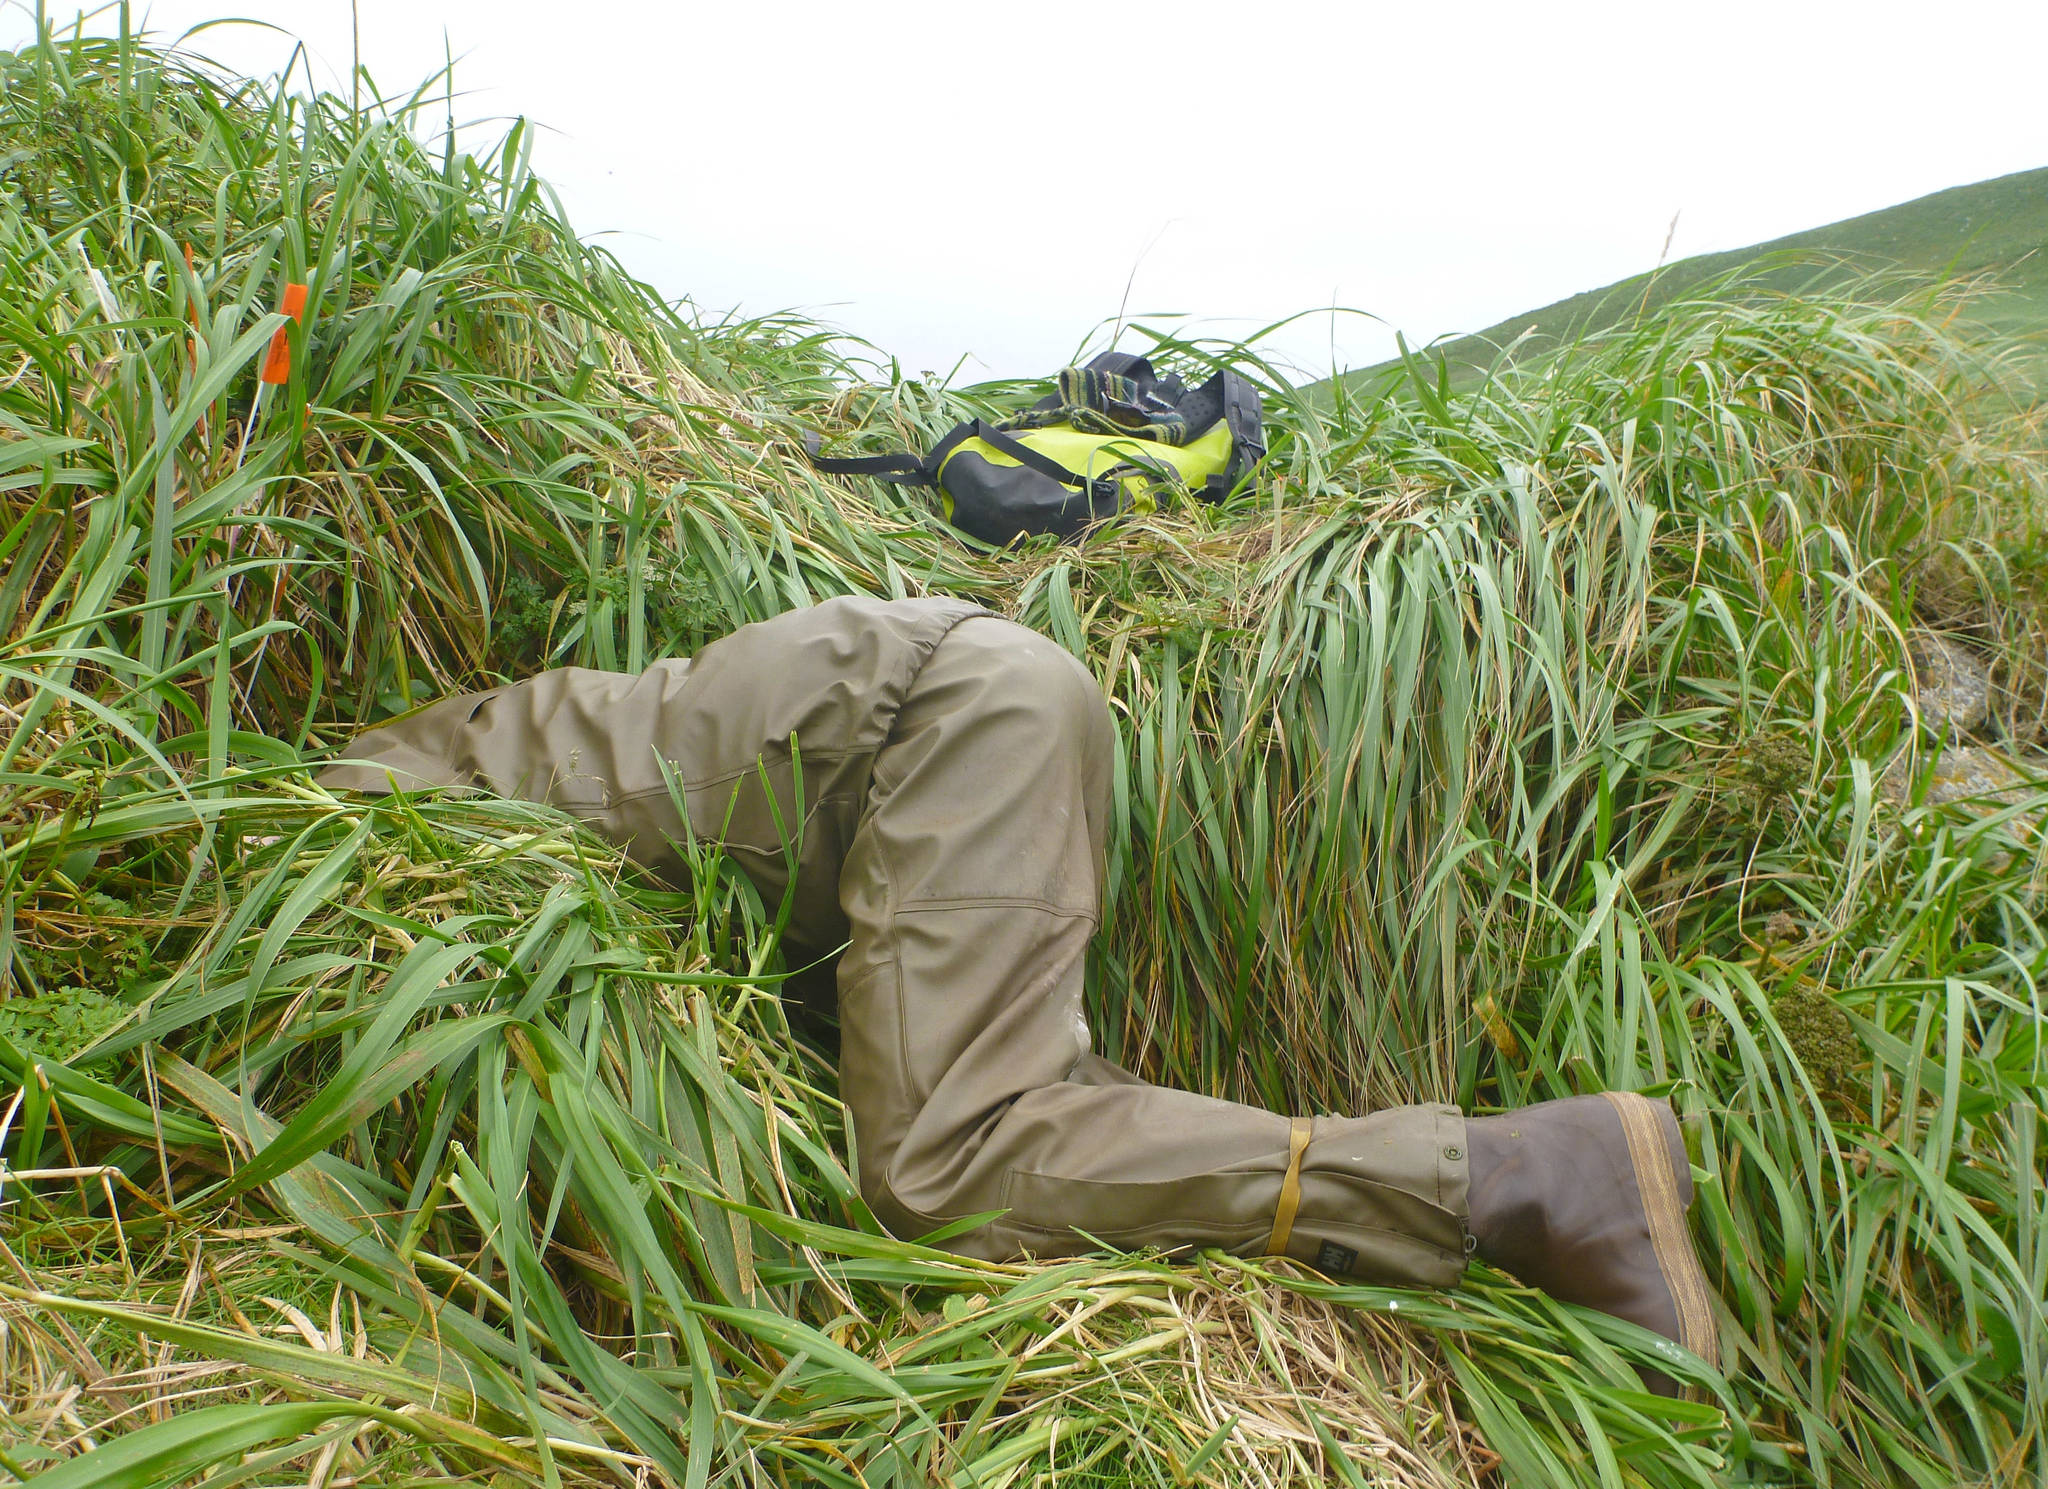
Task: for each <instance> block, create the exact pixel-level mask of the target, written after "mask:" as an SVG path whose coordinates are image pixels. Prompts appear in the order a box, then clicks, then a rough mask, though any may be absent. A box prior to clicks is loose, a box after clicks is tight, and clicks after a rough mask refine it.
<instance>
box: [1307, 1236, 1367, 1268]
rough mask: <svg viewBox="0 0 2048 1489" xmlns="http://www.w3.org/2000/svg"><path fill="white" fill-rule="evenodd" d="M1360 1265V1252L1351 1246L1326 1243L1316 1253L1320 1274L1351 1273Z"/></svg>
mask: <svg viewBox="0 0 2048 1489" xmlns="http://www.w3.org/2000/svg"><path fill="white" fill-rule="evenodd" d="M1357 1263H1358V1252H1357V1251H1356V1250H1355V1249H1354V1248H1352V1247H1350V1246H1339V1245H1338V1244H1337V1243H1336V1242H1335V1241H1325V1242H1323V1244H1322V1246H1321V1247H1320V1248H1318V1250H1317V1251H1316V1270H1317V1271H1318V1272H1349V1271H1350V1270H1351V1269H1352V1268H1353V1267H1354V1266H1356V1265H1357Z"/></svg>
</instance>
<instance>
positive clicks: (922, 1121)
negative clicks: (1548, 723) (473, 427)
mask: <svg viewBox="0 0 2048 1489" xmlns="http://www.w3.org/2000/svg"><path fill="white" fill-rule="evenodd" d="M974 614H975V611H974V608H973V607H971V606H965V605H960V604H957V603H953V602H947V601H931V600H927V601H905V602H895V603H883V602H877V601H867V600H846V601H832V602H827V603H826V604H823V605H819V606H816V607H813V608H811V609H808V610H804V611H798V612H793V613H792V614H790V615H786V616H783V617H780V618H779V619H777V620H774V621H770V622H766V623H763V624H760V625H755V626H748V627H744V628H742V629H741V630H740V631H739V632H736V633H735V634H734V635H733V636H731V637H728V638H727V639H726V640H724V641H722V642H719V643H717V644H716V645H714V646H712V647H710V648H708V649H707V650H706V651H705V652H703V653H702V654H700V656H699V657H698V658H697V659H695V661H694V662H692V663H687V664H684V663H673V664H661V665H658V666H657V667H655V668H652V669H649V671H648V672H646V673H644V674H641V675H640V676H638V677H626V676H620V675H617V674H610V673H598V672H587V671H579V670H576V669H565V670H563V671H559V672H553V673H547V674H543V675H542V676H540V677H536V678H533V679H531V680H529V681H527V682H524V683H519V684H515V685H512V686H510V687H506V688H499V689H493V690H491V691H490V692H488V693H480V694H470V695H466V696H464V697H461V698H452V699H447V700H444V701H443V702H441V703H438V704H435V705H433V706H432V707H430V708H428V709H426V710H424V711H422V712H421V713H419V714H416V715H414V716H412V717H411V718H408V719H405V720H402V721H400V722H399V723H397V724H395V725H391V726H386V727H385V728H382V729H379V730H375V731H372V732H371V733H369V734H367V735H365V736H363V737H362V738H361V739H359V740H357V741H356V742H355V743H354V744H353V745H351V746H350V748H349V749H348V750H347V751H345V752H344V753H345V755H346V756H347V757H348V758H350V759H352V760H356V761H360V762H362V763H360V764H356V765H343V766H338V767H335V768H332V769H330V770H329V771H328V772H327V773H326V774H324V775H323V777H322V780H323V781H324V782H325V783H326V784H328V785H330V786H333V787H337V788H351V787H352V788H357V789H364V790H382V789H387V788H388V785H389V783H390V782H391V781H392V780H394V779H395V780H396V781H397V783H398V784H400V785H403V786H408V787H419V786H481V787H484V788H486V789H490V790H493V791H497V792H500V793H503V794H508V795H514V796H524V797H526V798H528V799H532V800H541V801H552V802H555V803H556V804H558V805H561V806H563V807H565V808H566V809H568V810H569V811H571V812H574V813H575V814H576V815H578V816H580V817H582V818H584V820H586V821H588V822H590V823H591V825H592V826H594V827H596V828H597V829H598V830H600V831H602V832H604V833H605V834H607V835H608V836H610V837H611V838H612V839H613V840H614V841H617V842H619V843H621V844H622V845H624V846H625V847H626V848H627V850H628V852H629V853H631V854H632V855H633V856H634V857H635V858H636V859H637V860H638V861H640V862H641V863H643V864H645V865H646V866H648V867H649V868H651V869H653V870H654V871H656V872H657V873H664V874H668V875H673V874H675V873H676V872H677V870H678V867H679V865H678V864H677V863H676V861H675V859H674V856H673V854H672V852H671V851H670V849H669V847H668V844H669V841H670V840H671V839H674V838H677V837H680V836H681V834H682V830H683V829H682V823H681V822H680V821H679V820H678V819H677V818H676V816H675V813H674V810H673V806H672V804H671V802H670V798H669V794H668V785H667V782H666V780H665V779H664V773H663V770H662V765H661V762H663V761H666V762H668V763H669V765H670V767H671V769H672V772H673V774H674V776H675V778H676V779H677V781H678V782H679V784H680V785H681V786H682V787H683V789H684V795H685V799H686V801H687V804H688V807H689V811H690V816H691V818H692V821H693V825H694V828H695V831H696V832H697V833H698V834H699V835H700V836H705V837H716V838H720V839H722V840H723V842H724V843H725V846H726V850H727V852H728V853H729V854H730V855H731V856H732V858H733V859H734V861H735V862H737V863H739V864H740V865H741V866H742V868H743V869H744V870H745V871H746V872H747V873H748V874H749V876H750V877H752V878H753V879H754V880H755V882H756V883H757V884H758V885H759V886H760V887H761V889H762V891H763V893H764V895H765V896H766V897H768V898H769V899H771V900H773V899H775V898H776V897H778V896H779V895H780V893H781V892H782V888H783V886H784V883H785V881H786V877H787V870H786V865H785V860H784V855H783V850H782V835H783V833H784V831H785V830H787V829H789V828H790V827H792V826H795V825H801V827H802V829H803V833H804V837H803V843H802V852H801V856H800V861H799V863H798V866H797V883H796V886H795V898H796V908H797V920H796V923H795V927H794V929H795V931H796V932H797V934H798V936H799V938H800V939H802V940H803V941H805V943H806V944H807V945H809V946H810V947H811V948H813V949H814V950H816V951H817V952H820V953H822V952H825V951H829V950H830V949H831V947H832V946H833V945H834V944H836V943H837V942H838V941H839V940H840V939H841V938H842V937H844V936H845V935H847V934H848V929H849V927H850V933H851V938H852V946H851V949H850V950H849V952H848V954H847V956H846V957H845V959H844V960H843V963H842V967H841V976H840V990H841V997H840V1004H841V1012H842V1017H843V1020H844V1025H845V1045H846V1051H845V1058H844V1061H843V1067H842V1069H843V1076H842V1085H843V1088H844V1091H845V1095H846V1099H847V1101H848V1104H849V1107H850V1108H851V1110H852V1112H853V1117H854V1128H855V1132H856V1136H857V1140H858V1143H859V1159H860V1167H861V1172H862V1175H863V1189H864V1192H865V1193H866V1194H867V1195H868V1197H869V1199H870V1202H871V1204H872V1205H873V1207H874V1208H875V1210H876V1212H877V1214H878V1215H879V1216H880V1217H881V1218H882V1220H883V1221H884V1223H885V1224H887V1225H888V1226H889V1227H890V1228H891V1229H892V1230H894V1231H896V1232H897V1233H898V1234H900V1235H905V1236H911V1237H914V1236H916V1235H919V1234H923V1233H925V1232H927V1231H929V1230H931V1229H934V1228H936V1227H937V1226H939V1225H940V1224H943V1223H946V1222H948V1221H951V1220H954V1219H957V1218H961V1217H963V1216H967V1215H972V1214H975V1213H978V1212H980V1211H983V1210H993V1209H1005V1208H1006V1209H1007V1210H1008V1212H1009V1213H1008V1214H1007V1215H1005V1216H1004V1217H1002V1218H1001V1219H999V1220H997V1221H995V1222H994V1223H993V1224H990V1225H985V1226H982V1227H979V1228H977V1229H975V1230H971V1231H969V1232H967V1233H965V1234H964V1235H961V1236H959V1237H956V1238H953V1239H951V1240H949V1241H948V1242H947V1243H946V1244H947V1245H949V1246H951V1247H954V1248H955V1249H958V1250H961V1251H964V1252H968V1253H970V1254H974V1255H980V1256H990V1257H1008V1256H1011V1255H1015V1254H1017V1253H1018V1252H1020V1251H1028V1252H1031V1253H1034V1254H1037V1255H1041V1256H1045V1255H1054V1254H1068V1253H1071V1252H1075V1251H1080V1250H1083V1249H1087V1248H1088V1247H1090V1245H1091V1244H1092V1243H1091V1241H1090V1240H1089V1239H1088V1237H1089V1236H1094V1237H1099V1238H1100V1239H1101V1240H1103V1241H1105V1242H1108V1243H1111V1244H1114V1245H1118V1246H1125V1247H1135V1246H1139V1245H1160V1246H1182V1245H1217V1246H1222V1247H1226V1248H1229V1249H1232V1250H1235V1251H1238V1252H1241V1253H1260V1252H1267V1251H1276V1250H1277V1251H1284V1252H1285V1253H1286V1254H1288V1255H1291V1256H1295V1257H1298V1258H1300V1259H1302V1260H1306V1261H1309V1262H1311V1263H1314V1264H1315V1265H1317V1266H1318V1267H1320V1268H1321V1269H1322V1270H1324V1271H1327V1272H1333V1273H1350V1274H1352V1275H1356V1276H1362V1277H1367V1278H1371V1279H1374V1280H1378V1281H1385V1282H1397V1283H1411V1284H1419V1285H1427V1286H1448V1285H1451V1284H1453V1283H1455V1282H1456V1281H1457V1279H1458V1277H1459V1276H1460V1275H1461V1273H1462V1267H1463V1253H1464V1247H1465V1237H1466V1234H1467V1222H1468V1206H1467V1191H1468V1187H1469V1192H1470V1201H1471V1203H1470V1206H1469V1230H1470V1233H1471V1234H1472V1235H1473V1236H1475V1237H1476V1238H1477V1241H1478V1245H1479V1249H1480V1254H1481V1255H1483V1256H1485V1257H1487V1258H1488V1259H1489V1260H1492V1261H1495V1262H1497V1263H1498V1264H1500V1265H1502V1266H1505V1267H1507V1268H1509V1269H1510V1270H1512V1271H1515V1272H1516V1273H1517V1274H1518V1275H1520V1276H1522V1277H1523V1279H1524V1280H1525V1281H1529V1282H1531V1283H1534V1284H1536V1285H1538V1286H1543V1287H1546V1288H1548V1289H1549V1290H1551V1291H1552V1292H1554V1293H1555V1294H1556V1295H1558V1296H1560V1297H1563V1298H1566V1299H1568V1300H1571V1301H1578V1302H1584V1303H1587V1304H1589V1305H1591V1306H1594V1307H1600V1308H1605V1309H1607V1310H1608V1311H1610V1312H1613V1313H1616V1314H1618V1315H1620V1316H1622V1317H1625V1318H1630V1319H1632V1320H1634V1321H1636V1322H1638V1323H1642V1324H1645V1325H1646V1326H1648V1327H1650V1328H1653V1329H1657V1330H1659V1331H1660V1332H1663V1333H1665V1334H1667V1335H1669V1336H1671V1337H1674V1338H1679V1339H1681V1340H1683V1341H1684V1342H1685V1343H1686V1344H1688V1345H1689V1346H1690V1347H1692V1348H1693V1349H1694V1350H1695V1351H1696V1352H1698V1353H1702V1354H1707V1355H1708V1356H1709V1357H1710V1358H1711V1350H1712V1348H1713V1337H1712V1328H1711V1319H1710V1316H1709V1315H1708V1313H1707V1311H1706V1307H1707V1304H1706V1288H1705V1283H1704V1280H1703V1279H1702V1278H1701V1277H1700V1275H1699V1271H1698V1265H1697V1262H1696V1261H1695V1260H1694V1259H1693V1256H1692V1252H1691V1247H1690V1241H1689V1239H1688V1238H1687V1237H1686V1236H1685V1231H1684V1209H1685V1203H1686V1201H1687V1200H1688V1199H1689V1197H1690V1190H1691V1181H1690V1174H1689V1171H1688V1169H1687V1167H1686V1164H1685V1161H1684V1155H1683V1150H1682V1147H1681V1146H1680V1145H1679V1144H1678V1142H1677V1132H1676V1127H1675V1125H1673V1124H1672V1122H1671V1117H1670V1113H1669V1111H1668V1109H1665V1108H1662V1107H1661V1106H1655V1107H1653V1106H1652V1105H1651V1104H1649V1103H1643V1102H1640V1101H1639V1100H1637V1099H1631V1098H1619V1099H1616V1098H1594V1099H1593V1101H1594V1103H1595V1105H1596V1106H1597V1107H1599V1108H1600V1109H1598V1110H1596V1109H1594V1108H1592V1107H1586V1106H1584V1105H1583V1104H1577V1105H1575V1104H1574V1103H1549V1104H1547V1105H1545V1106H1542V1107H1537V1108H1533V1109H1531V1110H1530V1111H1528V1112H1525V1113H1516V1114H1513V1115H1512V1117H1509V1118H1486V1119H1481V1120H1477V1121H1473V1122H1469V1123H1468V1122H1466V1121H1464V1119H1462V1118H1461V1117H1460V1116H1459V1114H1458V1113H1457V1111H1456V1110H1455V1109H1454V1108H1450V1107H1406V1108H1398V1109H1395V1110H1392V1111H1386V1112H1380V1113H1375V1114H1373V1115H1370V1116H1366V1117H1320V1118H1316V1119H1314V1120H1313V1121H1309V1120H1307V1119H1299V1118H1298V1119H1293V1120H1290V1119H1288V1118H1284V1117H1280V1116H1276V1115H1274V1114H1273V1113H1270V1112H1264V1111H1260V1110H1257V1109H1255V1108H1251V1107H1245V1106H1238V1105H1234V1104H1231V1103H1227V1102H1221V1101H1214V1100H1211V1099H1208V1098H1205V1097H1201V1096H1196V1095H1192V1094H1190V1093H1186V1092H1179V1091H1172V1090H1167V1089H1164V1088H1160V1087H1155V1086H1151V1085H1148V1084H1146V1083H1145V1082H1143V1081H1140V1080H1139V1079H1138V1078H1137V1077H1136V1076H1133V1075H1131V1074H1130V1073H1129V1072H1127V1071H1123V1070H1120V1069H1119V1068H1117V1067H1116V1066H1114V1065H1112V1064H1110V1063H1109V1062H1108V1061H1105V1060H1103V1059H1101V1058H1100V1057H1099V1056H1096V1055H1094V1054H1092V1053H1090V1052H1089V1051H1088V1048H1087V1044H1088V1037H1087V1031H1086V1028H1085V1026H1084V1024H1083V1023H1082V1020H1081V1014H1080V1007H1081V1001H1080V1000H1081V978H1082V967H1083V959H1084V953H1085V949H1086V945H1087V940H1088V937H1089V935H1090V934H1091V933H1092V931H1093V929H1094V924H1095V917H1096V912H1097V900H1098V896H1099V892H1100V888H1099V882H1098V881H1099V865H1100V862H1101V852H1102V843H1103V837H1104V834H1105V831H1106V823H1105V814H1106V811H1107V803H1108V782H1109V769H1110V761H1111V758H1112V752H1113V750H1114V739H1113V736H1112V733H1111V730H1110V726H1109V722H1108V716H1107V711H1106V708H1105V705H1104V703H1103V700H1102V697H1101V695H1100V693H1099V691H1098V690H1097V689H1096V686H1095V684H1094V682H1093V680H1092V679H1091V678H1090V677H1089V676H1088V674H1087V673H1086V671H1085V670H1083V669H1082V668H1081V667H1080V666H1079V664H1078V663H1076V662H1074V661H1073V660H1072V659H1071V658H1069V657H1067V656H1066V654H1065V653H1063V652H1061V651H1060V650H1059V649H1058V648H1057V647H1056V646H1054V645H1053V644H1052V643H1051V642H1049V641H1046V640H1044V639H1043V638H1041V637H1038V636H1036V635H1034V634H1033V633H1031V632H1029V631H1026V630H1023V629H1022V628H1020V627H1016V626H1012V625H1009V624H1008V623H1007V622H1001V621H997V620H994V619H992V618H986V619H973V620H970V621H967V622H966V623H964V624H963V623H962V622H963V618H965V617H970V616H972V615H974ZM792 734H794V735H795V736H797V737H798V740H799V749H800V754H801V761H802V776H803V782H802V790H801V792H799V791H797V790H796V782H795V774H796V768H795V764H794V762H793V761H792V759H791V751H790V747H789V741H790V738H791V736H792ZM764 777H765V783H766V785H767V787H768V788H769V789H767V790H764V789H763V783H764ZM842 905H843V907H844V913H843V914H842V909H841V907H842ZM1082 1232H1085V1233H1087V1234H1086V1235H1084V1234H1082Z"/></svg>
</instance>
